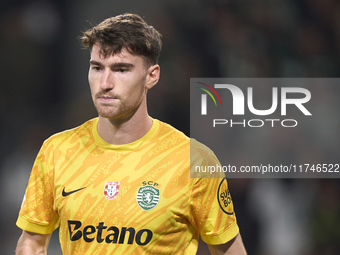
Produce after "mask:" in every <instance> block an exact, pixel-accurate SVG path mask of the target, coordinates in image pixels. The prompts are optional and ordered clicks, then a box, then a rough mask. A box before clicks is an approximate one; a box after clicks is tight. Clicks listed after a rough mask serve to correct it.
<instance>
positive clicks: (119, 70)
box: [117, 68, 128, 73]
mask: <svg viewBox="0 0 340 255" xmlns="http://www.w3.org/2000/svg"><path fill="white" fill-rule="evenodd" d="M117 71H118V72H120V73H125V72H127V71H128V69H126V68H119V69H118V70H117Z"/></svg>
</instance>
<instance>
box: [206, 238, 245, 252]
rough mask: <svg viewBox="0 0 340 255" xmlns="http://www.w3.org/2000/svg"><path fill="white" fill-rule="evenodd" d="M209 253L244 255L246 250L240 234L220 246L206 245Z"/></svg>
mask: <svg viewBox="0 0 340 255" xmlns="http://www.w3.org/2000/svg"><path fill="white" fill-rule="evenodd" d="M208 247H209V250H210V253H211V254H212V255H246V254H247V252H246V249H245V248H244V245H243V242H242V238H241V235H240V233H238V234H237V236H236V237H235V238H233V239H231V240H230V241H229V242H227V243H225V244H220V245H211V244H208Z"/></svg>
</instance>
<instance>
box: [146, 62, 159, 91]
mask: <svg viewBox="0 0 340 255" xmlns="http://www.w3.org/2000/svg"><path fill="white" fill-rule="evenodd" d="M160 71H161V70H160V66H159V65H153V66H150V67H149V68H148V70H147V77H146V85H145V87H146V88H147V89H151V88H152V87H153V86H155V85H156V84H157V82H158V80H159V75H160Z"/></svg>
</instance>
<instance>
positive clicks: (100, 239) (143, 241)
mask: <svg viewBox="0 0 340 255" xmlns="http://www.w3.org/2000/svg"><path fill="white" fill-rule="evenodd" d="M97 123H98V118H95V119H92V120H89V121H87V122H86V123H84V124H83V125H81V126H79V127H77V128H75V129H72V130H67V131H64V132H61V133H58V134H55V135H53V136H51V137H50V138H49V139H47V140H46V141H45V142H44V144H43V146H42V148H41V150H40V151H39V153H38V156H37V158H36V160H35V163H34V166H33V169H32V172H31V176H30V179H29V182H28V185H27V189H26V193H25V198H24V202H23V205H22V207H21V210H20V213H19V217H18V220H17V225H18V227H20V228H21V229H23V230H26V231H30V232H35V233H40V234H49V233H51V232H53V231H54V230H55V229H56V228H58V227H60V230H59V239H60V244H61V249H62V251H63V254H65V255H75V254H79V255H80V254H81V255H86V254H91V255H95V254H196V251H197V246H198V237H199V234H200V235H201V238H202V240H203V241H205V242H207V243H209V244H222V243H226V242H227V241H229V240H231V239H232V238H233V237H235V236H236V235H237V233H238V232H239V229H238V225H237V223H236V217H235V213H234V208H233V203H232V200H231V197H230V193H229V190H228V185H227V181H226V179H225V178H190V165H191V167H193V165H197V164H213V165H216V164H219V162H218V160H217V158H216V157H215V155H214V154H213V152H212V151H211V150H210V149H208V148H207V147H206V146H204V145H202V144H200V143H198V142H196V141H194V140H191V141H190V139H189V138H188V137H187V136H185V135H184V134H183V133H181V132H180V131H178V130H176V129H175V128H173V127H172V126H170V125H168V124H166V123H163V122H161V121H158V120H156V119H153V125H152V127H151V129H150V130H149V132H148V133H147V134H146V135H145V136H144V137H142V138H141V139H139V140H137V141H135V142H132V143H130V144H126V145H112V144H108V143H106V142H105V141H104V140H103V139H102V138H101V137H100V136H99V134H98V132H97ZM190 150H191V154H192V155H195V156H194V157H193V156H192V157H191V161H192V162H190Z"/></svg>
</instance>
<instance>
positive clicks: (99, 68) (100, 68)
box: [91, 66, 102, 71]
mask: <svg viewBox="0 0 340 255" xmlns="http://www.w3.org/2000/svg"><path fill="white" fill-rule="evenodd" d="M91 68H92V70H95V71H100V70H102V67H100V66H92V67H91Z"/></svg>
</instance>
